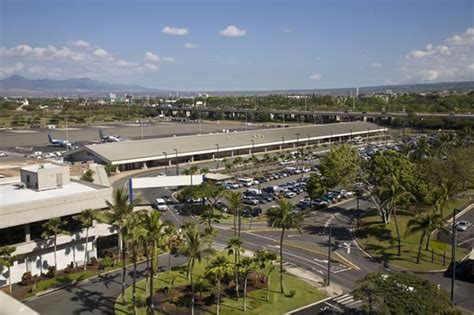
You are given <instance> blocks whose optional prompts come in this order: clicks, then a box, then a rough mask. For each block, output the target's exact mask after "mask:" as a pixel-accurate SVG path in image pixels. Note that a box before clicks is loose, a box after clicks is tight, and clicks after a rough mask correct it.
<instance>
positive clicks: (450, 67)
mask: <svg viewBox="0 0 474 315" xmlns="http://www.w3.org/2000/svg"><path fill="white" fill-rule="evenodd" d="M473 56H474V28H472V27H471V28H467V29H466V30H465V31H464V32H462V33H459V34H454V35H452V36H450V37H448V38H446V39H445V40H443V41H441V42H440V43H437V44H431V43H429V44H427V45H426V46H425V47H424V48H422V49H414V50H411V51H409V52H408V53H407V54H406V55H405V60H404V62H403V63H402V65H401V68H400V70H401V72H402V74H403V76H404V79H405V81H413V82H418V81H422V82H423V81H426V82H432V81H443V80H472V70H471V68H470V65H472V64H473V63H474V58H473Z"/></svg>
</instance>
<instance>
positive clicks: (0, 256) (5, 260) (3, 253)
mask: <svg viewBox="0 0 474 315" xmlns="http://www.w3.org/2000/svg"><path fill="white" fill-rule="evenodd" d="M15 251H16V247H15V246H2V247H0V267H7V269H8V287H9V290H10V293H12V273H11V270H10V268H11V266H13V263H14V262H15V261H16V260H18V256H16V255H12V254H13V253H14V252H15Z"/></svg>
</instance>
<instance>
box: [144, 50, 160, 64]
mask: <svg viewBox="0 0 474 315" xmlns="http://www.w3.org/2000/svg"><path fill="white" fill-rule="evenodd" d="M145 60H146V61H151V62H158V61H160V57H158V55H156V54H154V53H152V52H151V51H147V52H146V53H145Z"/></svg>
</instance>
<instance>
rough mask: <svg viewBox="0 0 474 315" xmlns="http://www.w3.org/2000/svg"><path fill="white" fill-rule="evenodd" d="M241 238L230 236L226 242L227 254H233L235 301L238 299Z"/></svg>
mask: <svg viewBox="0 0 474 315" xmlns="http://www.w3.org/2000/svg"><path fill="white" fill-rule="evenodd" d="M242 243H243V242H242V239H240V238H239V237H232V238H230V239H229V241H228V242H227V247H226V248H227V249H228V250H229V251H228V254H229V255H232V254H234V270H235V271H234V273H235V296H236V297H237V301H238V300H239V271H238V270H239V262H240V253H241V251H242Z"/></svg>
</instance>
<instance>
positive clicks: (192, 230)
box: [181, 223, 204, 315]
mask: <svg viewBox="0 0 474 315" xmlns="http://www.w3.org/2000/svg"><path fill="white" fill-rule="evenodd" d="M184 239H185V243H184V244H183V245H182V247H181V252H182V253H183V254H184V255H186V256H187V257H188V261H187V264H186V266H187V268H186V276H187V278H188V280H189V281H190V284H191V294H192V296H191V299H192V300H191V314H192V315H194V280H193V273H194V266H195V264H196V260H197V261H199V262H200V261H201V258H202V255H203V254H204V252H203V250H202V245H203V244H202V238H201V233H200V232H199V230H198V228H197V227H196V225H195V224H190V223H187V228H186V230H185V232H184Z"/></svg>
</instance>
